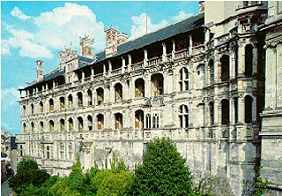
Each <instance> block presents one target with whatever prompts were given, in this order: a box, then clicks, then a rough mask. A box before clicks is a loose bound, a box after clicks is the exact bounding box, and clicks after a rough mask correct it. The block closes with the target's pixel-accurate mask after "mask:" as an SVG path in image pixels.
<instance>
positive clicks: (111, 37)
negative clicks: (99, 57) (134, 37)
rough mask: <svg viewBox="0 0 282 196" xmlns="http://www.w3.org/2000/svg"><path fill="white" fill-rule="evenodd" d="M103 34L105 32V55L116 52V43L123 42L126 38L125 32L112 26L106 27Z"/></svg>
mask: <svg viewBox="0 0 282 196" xmlns="http://www.w3.org/2000/svg"><path fill="white" fill-rule="evenodd" d="M105 34H106V50H105V53H106V57H110V56H113V55H114V54H116V53H117V47H118V45H120V44H123V43H125V42H127V40H128V36H127V34H125V33H121V32H119V31H118V30H117V29H115V28H113V27H110V28H108V29H106V30H105Z"/></svg>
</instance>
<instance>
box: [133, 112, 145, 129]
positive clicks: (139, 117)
mask: <svg viewBox="0 0 282 196" xmlns="http://www.w3.org/2000/svg"><path fill="white" fill-rule="evenodd" d="M143 126H144V112H143V111H142V110H137V111H135V128H136V129H143Z"/></svg>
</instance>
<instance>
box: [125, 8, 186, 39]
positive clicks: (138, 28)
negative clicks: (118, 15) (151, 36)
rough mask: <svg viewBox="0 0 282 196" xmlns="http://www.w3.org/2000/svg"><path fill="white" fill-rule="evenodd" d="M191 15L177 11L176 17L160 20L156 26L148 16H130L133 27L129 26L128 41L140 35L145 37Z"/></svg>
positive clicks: (143, 14) (144, 14)
mask: <svg viewBox="0 0 282 196" xmlns="http://www.w3.org/2000/svg"><path fill="white" fill-rule="evenodd" d="M191 15H192V14H188V13H187V12H185V11H179V12H178V14H177V15H176V16H173V17H172V18H169V19H167V20H162V21H160V22H159V23H156V24H154V23H152V20H151V18H150V16H148V15H147V14H146V13H142V14H140V15H139V16H132V17H131V20H132V23H133V25H132V26H131V30H130V34H131V36H130V39H136V38H138V37H141V36H142V35H145V34H146V33H150V32H154V31H157V30H159V29H161V28H163V27H165V26H168V25H170V24H173V23H176V22H179V21H181V20H183V19H185V18H188V17H189V16H191ZM146 23H147V25H146ZM146 26H147V27H146Z"/></svg>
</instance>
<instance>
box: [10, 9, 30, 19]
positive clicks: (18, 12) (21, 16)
mask: <svg viewBox="0 0 282 196" xmlns="http://www.w3.org/2000/svg"><path fill="white" fill-rule="evenodd" d="M11 15H12V16H14V17H17V18H19V19H20V20H27V19H30V18H31V17H30V16H27V15H25V14H24V13H23V11H22V10H20V8H18V7H14V8H13V10H12V11H11Z"/></svg>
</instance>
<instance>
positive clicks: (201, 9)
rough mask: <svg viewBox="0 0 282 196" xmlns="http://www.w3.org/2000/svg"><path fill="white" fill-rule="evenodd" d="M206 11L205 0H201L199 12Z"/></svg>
mask: <svg viewBox="0 0 282 196" xmlns="http://www.w3.org/2000/svg"><path fill="white" fill-rule="evenodd" d="M204 11H205V1H199V13H204Z"/></svg>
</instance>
